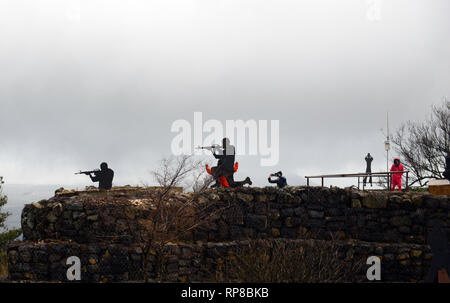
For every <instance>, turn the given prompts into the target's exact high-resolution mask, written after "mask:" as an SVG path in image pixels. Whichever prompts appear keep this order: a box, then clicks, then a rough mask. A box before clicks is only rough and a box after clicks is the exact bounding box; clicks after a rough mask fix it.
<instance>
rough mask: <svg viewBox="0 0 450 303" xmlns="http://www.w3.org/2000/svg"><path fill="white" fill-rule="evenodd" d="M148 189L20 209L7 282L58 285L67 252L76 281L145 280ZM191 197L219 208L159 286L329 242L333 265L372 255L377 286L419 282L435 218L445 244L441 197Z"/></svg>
mask: <svg viewBox="0 0 450 303" xmlns="http://www.w3.org/2000/svg"><path fill="white" fill-rule="evenodd" d="M155 192H156V190H155V189H144V188H128V189H127V188H126V189H124V188H119V189H115V190H112V191H109V192H98V191H88V192H76V191H59V192H57V193H56V194H55V196H54V197H52V198H50V199H48V200H43V201H40V202H35V203H31V204H28V205H26V206H25V207H24V209H23V212H22V229H23V236H24V241H19V242H14V243H12V244H11V245H10V247H9V250H8V257H9V278H10V279H11V280H39V281H67V278H66V270H67V265H66V259H67V258H68V257H70V256H73V255H75V256H78V257H79V258H80V260H81V264H82V272H83V274H82V280H84V281H93V282H99V281H104V282H106V281H137V280H143V279H144V278H150V279H154V278H155V277H156V268H155V267H156V265H155V258H156V256H155V255H156V254H155V252H154V251H152V250H150V251H149V253H148V255H147V254H145V253H144V251H143V249H142V243H143V242H145V240H146V239H145V237H146V229H148V226H149V223H150V222H149V221H150V220H151V218H152V216H151V215H152V212H153V211H155V209H154V204H153V203H152V202H153V201H154V199H155ZM190 195H191V194H189V193H182V192H180V191H179V190H176V191H174V193H173V195H172V197H174V198H175V199H179V200H181V201H182V200H183V199H189V198H190ZM198 199H199V200H200V201H199V202H200V203H203V204H208V205H212V206H213V207H217V208H220V207H223V206H227V208H226V209H225V211H223V212H221V213H220V214H219V215H217V216H214V217H213V219H212V220H210V221H209V222H207V223H206V224H203V225H201V226H199V227H197V228H195V229H193V230H192V231H190V232H189V233H187V234H185V235H184V236H183V238H182V239H180V241H179V242H178V243H170V244H168V245H166V247H165V248H164V250H165V251H164V256H165V260H166V261H165V263H164V266H165V270H164V271H165V272H166V273H167V275H166V276H165V280H168V281H179V282H180V281H181V282H183V281H216V280H217V274H218V271H219V270H220V269H219V268H218V267H219V264H220V263H221V262H222V261H223V260H224V259H225V258H226V257H227V256H230V255H232V254H233V251H236V249H239V248H240V247H245V246H246V245H248V241H249V240H251V239H255V240H258V241H269V242H274V241H275V242H276V241H278V242H280V241H281V242H283V243H284V242H286V243H289V245H296V246H302V245H305V243H307V242H308V241H334V243H335V245H336V247H338V249H339V251H340V256H342V258H349V259H352V260H358V262H362V261H361V260H364V261H365V259H364V258H367V257H368V256H371V255H375V256H379V257H380V258H381V260H382V264H383V265H382V268H383V281H422V280H423V279H424V277H425V275H426V273H427V271H428V267H429V264H430V260H431V258H432V255H431V252H430V248H429V246H428V245H427V243H426V239H427V235H428V234H429V233H430V231H431V226H432V221H433V220H434V219H440V220H441V221H442V223H443V226H444V229H445V230H446V232H447V235H448V238H449V239H450V213H449V209H450V201H449V198H448V196H431V195H429V194H426V193H409V192H408V193H389V192H383V191H380V192H376V191H373V192H362V191H355V190H352V189H340V188H319V187H309V188H306V187H288V188H285V189H282V190H279V189H277V188H274V187H266V188H242V189H236V190H230V189H211V190H208V191H206V192H205V193H203V194H201V196H200V197H199V198H198ZM144 254H145V256H144ZM350 257H351V258H350ZM144 259H145V262H143V260H144ZM143 265H145V266H143ZM357 274H358V275H361V277H364V276H365V272H360V273H357Z"/></svg>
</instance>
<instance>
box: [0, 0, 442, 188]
mask: <svg viewBox="0 0 450 303" xmlns="http://www.w3.org/2000/svg"><path fill="white" fill-rule="evenodd" d="M375 2H376V3H375V4H374V1H363V0H340V1H336V0H310V1H287V0H274V1H272V0H264V1H263V0H161V1H149V0H145V1H144V0H142V1H137V0H131V1H130V0H127V1H117V0H115V1H113V0H107V1H106V0H105V1H99V0H89V1H88V0H86V1H82V0H78V1H77V0H72V1H67V0H45V1H44V0H28V1H27V0H2V1H1V2H0V105H1V107H0V175H3V176H4V177H5V179H6V181H7V182H9V183H27V184H48V183H50V184H69V185H73V186H76V185H89V182H88V178H87V177H86V176H75V175H74V172H75V171H77V170H80V169H83V170H85V169H93V168H97V167H98V165H99V163H100V162H102V161H107V162H108V163H109V164H110V167H111V168H113V169H114V170H115V172H116V179H115V182H114V183H115V184H116V185H124V184H139V183H140V182H143V181H147V182H151V176H150V175H149V174H148V170H150V169H154V168H155V167H156V166H157V164H158V160H159V159H161V158H162V157H164V156H169V155H170V154H171V149H170V144H171V141H172V139H173V138H174V136H175V134H174V133H171V131H170V130H171V125H172V123H173V122H174V121H175V120H177V119H185V120H188V121H191V122H192V123H193V117H194V112H195V111H198V112H202V113H203V117H204V120H208V119H217V120H220V121H222V122H225V120H237V119H243V120H248V119H255V120H279V121H280V161H279V164H278V165H277V166H275V167H261V166H260V158H259V156H241V157H238V159H237V161H239V164H240V168H239V171H238V173H237V175H236V177H235V179H243V178H244V177H246V176H247V175H249V176H250V177H252V179H253V180H254V181H255V183H256V185H264V184H266V178H267V175H268V174H269V173H270V172H274V171H278V170H283V172H284V173H285V175H287V177H288V183H289V184H291V185H295V184H302V183H304V178H303V177H304V176H305V175H310V174H323V173H351V172H360V171H363V170H364V169H365V162H364V156H365V155H366V154H367V152H371V154H372V155H373V157H374V163H373V167H374V169H375V170H383V169H385V167H386V162H385V161H386V159H385V152H384V144H383V141H384V139H385V138H384V137H383V134H382V132H381V130H380V129H381V128H383V127H384V128H385V123H386V111H388V110H389V113H390V116H391V126H392V129H395V128H396V127H398V125H399V124H400V123H401V122H403V121H406V120H422V119H424V118H426V117H427V116H428V115H429V112H430V106H431V105H432V104H439V103H441V101H442V99H443V98H444V97H449V96H450V56H449V54H450V18H449V12H450V1H448V0H432V1H429V0H389V1H378V2H377V1H375ZM374 5H375V10H376V12H375V18H374V17H373V14H372V13H373V12H372V11H371V9H373V8H374V7H373V6H374ZM378 5H380V6H378ZM377 12H379V14H378V13H377ZM371 16H372V17H371ZM218 139H220V138H218ZM209 159H210V163H211V164H213V159H212V158H209ZM347 182H348V180H347ZM329 184H342V183H339V182H338V181H336V182H335V181H332V182H331V183H329ZM329 184H328V185H329Z"/></svg>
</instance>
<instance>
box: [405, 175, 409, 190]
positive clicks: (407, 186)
mask: <svg viewBox="0 0 450 303" xmlns="http://www.w3.org/2000/svg"><path fill="white" fill-rule="evenodd" d="M408 173H409V171H406V190H408V188H409V185H408V180H409V178H408Z"/></svg>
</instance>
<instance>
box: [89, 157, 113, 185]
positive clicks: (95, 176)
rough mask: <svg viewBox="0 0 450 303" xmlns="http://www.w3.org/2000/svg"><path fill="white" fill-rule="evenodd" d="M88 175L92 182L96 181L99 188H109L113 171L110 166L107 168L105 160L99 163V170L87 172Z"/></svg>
mask: <svg viewBox="0 0 450 303" xmlns="http://www.w3.org/2000/svg"><path fill="white" fill-rule="evenodd" d="M88 175H89V177H90V178H91V180H92V182H98V188H99V189H105V190H108V189H111V187H112V181H113V178H114V171H113V170H112V169H111V168H108V164H107V163H106V162H103V163H102V164H100V170H98V171H93V172H88Z"/></svg>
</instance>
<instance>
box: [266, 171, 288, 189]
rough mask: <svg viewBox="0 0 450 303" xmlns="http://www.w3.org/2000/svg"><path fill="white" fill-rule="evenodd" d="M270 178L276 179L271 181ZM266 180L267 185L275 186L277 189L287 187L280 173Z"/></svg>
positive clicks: (271, 175)
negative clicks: (273, 184) (272, 184)
mask: <svg viewBox="0 0 450 303" xmlns="http://www.w3.org/2000/svg"><path fill="white" fill-rule="evenodd" d="M272 177H276V179H275V180H272ZM267 180H268V181H269V183H275V184H277V186H278V188H283V187H285V186H286V185H287V180H286V178H285V177H283V173H282V172H281V171H279V172H277V173H274V174H270V175H269V178H268V179H267Z"/></svg>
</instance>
